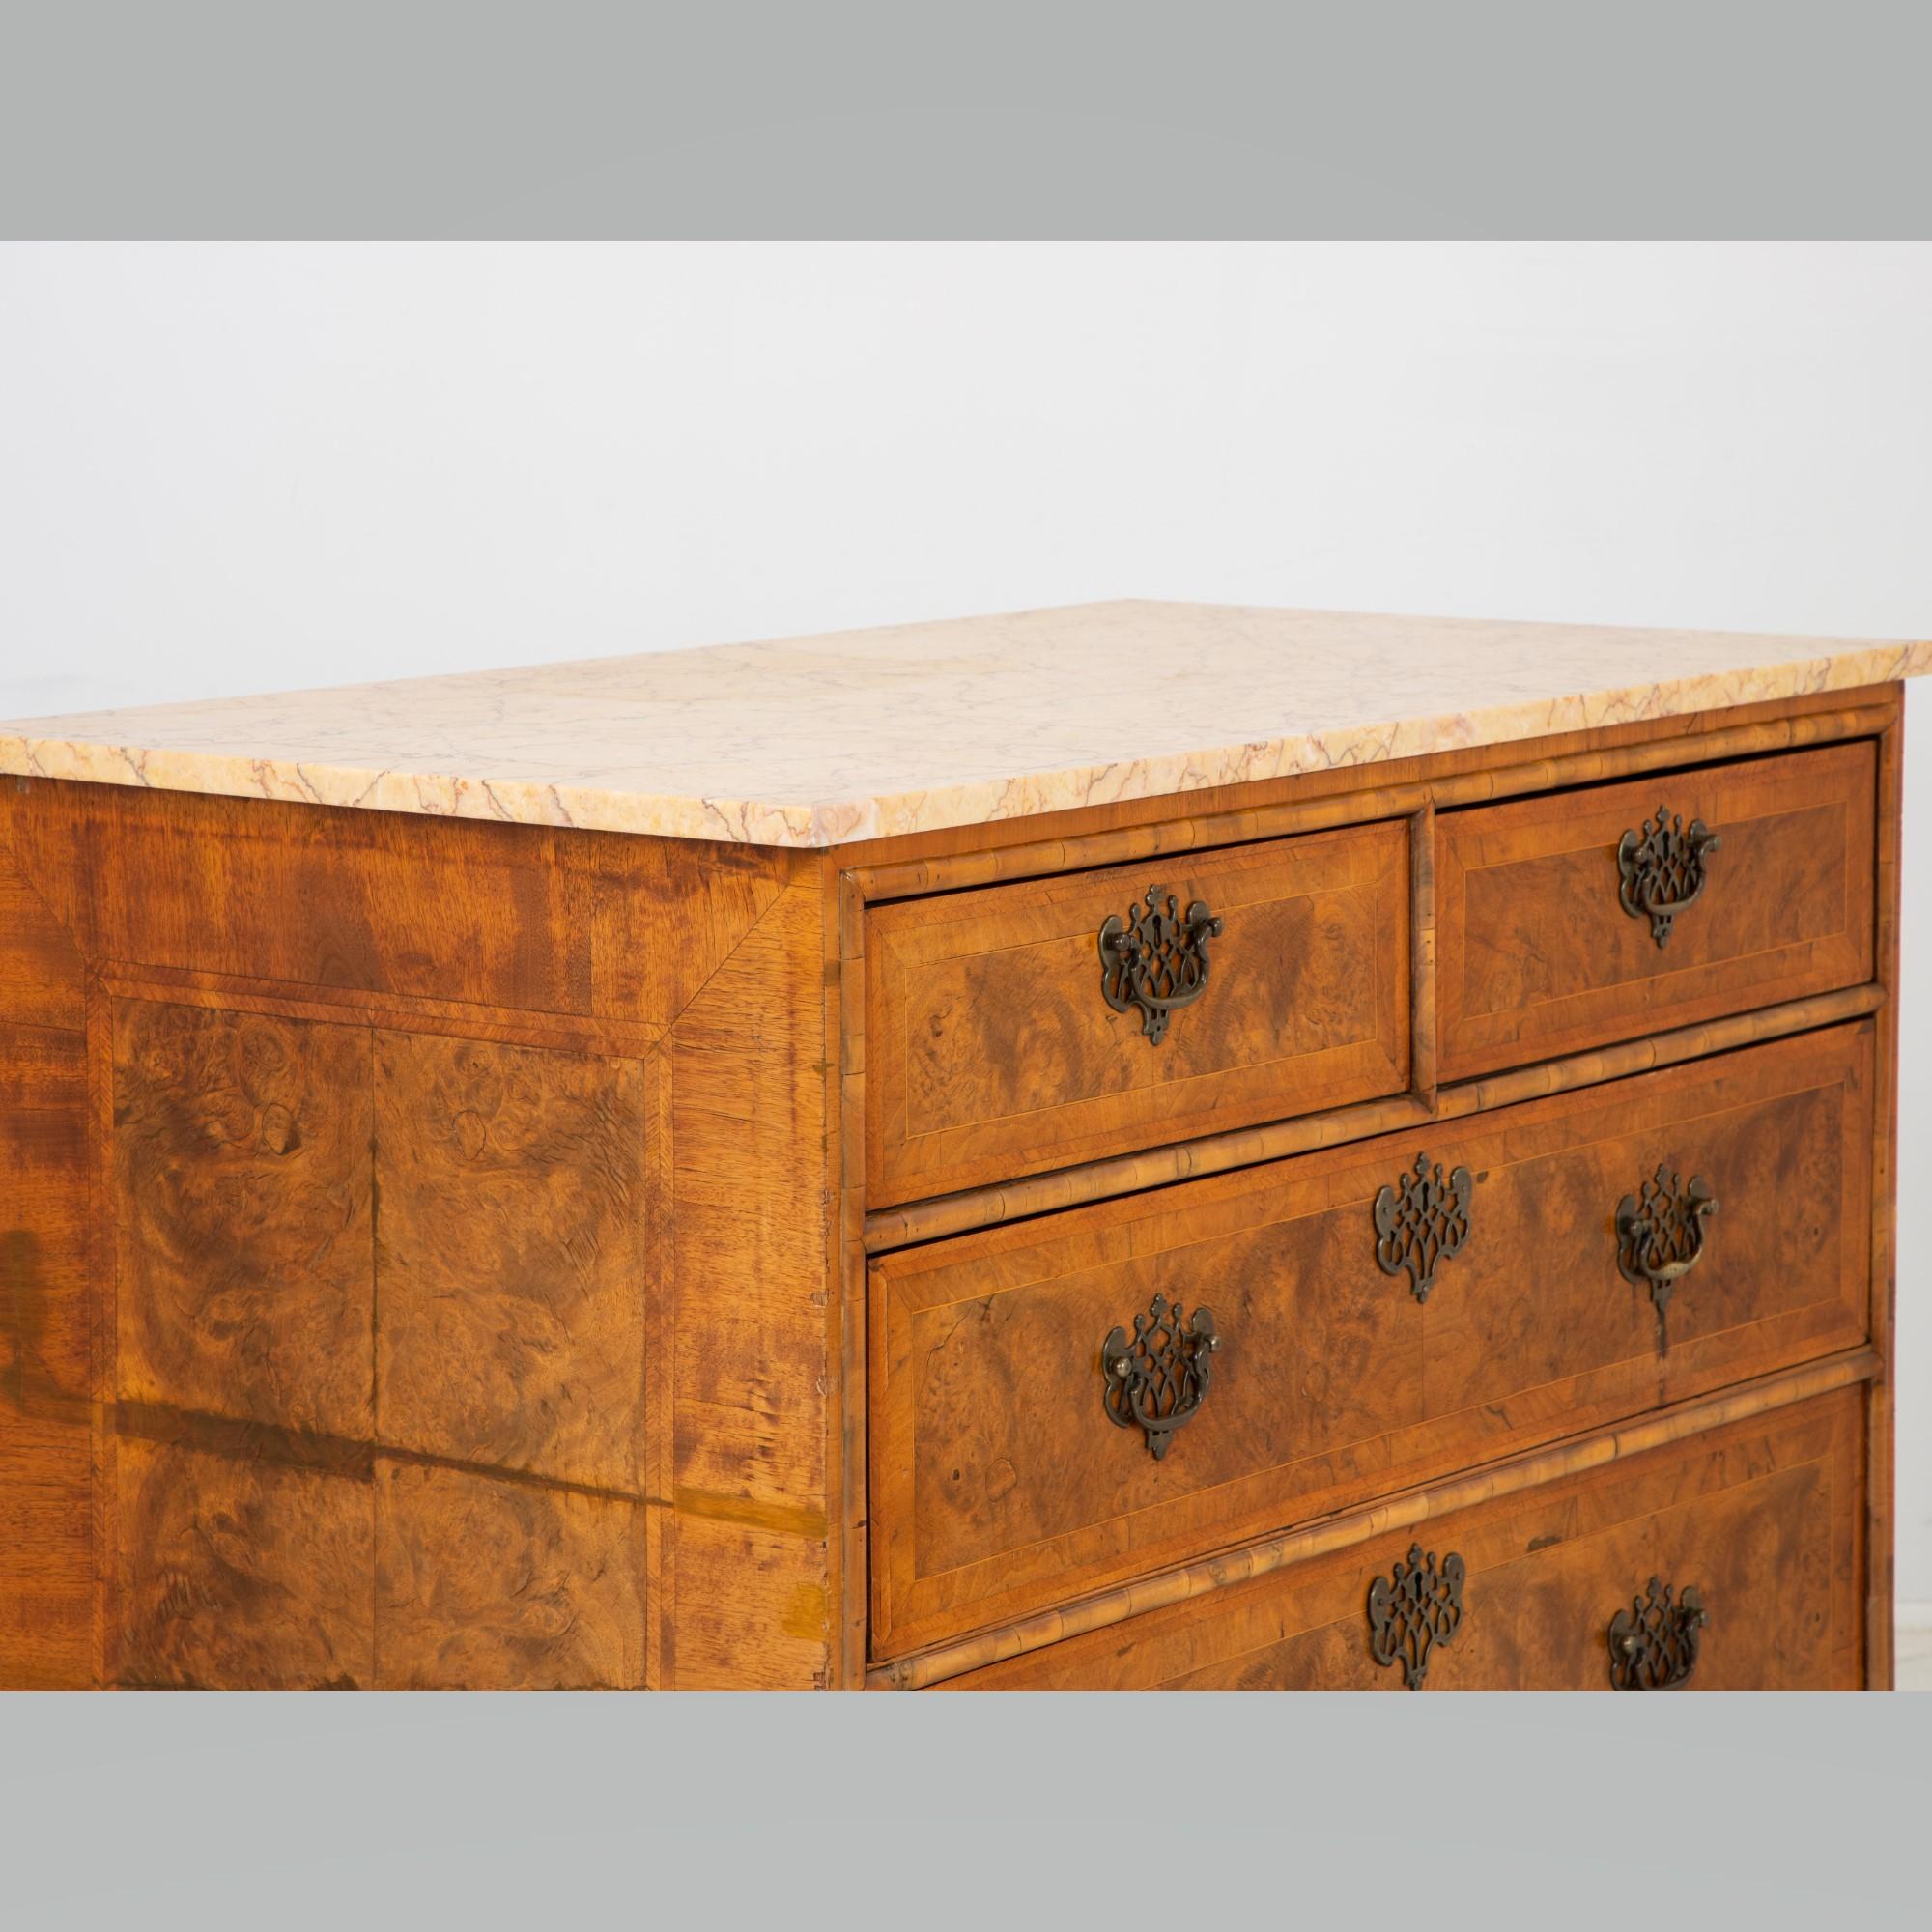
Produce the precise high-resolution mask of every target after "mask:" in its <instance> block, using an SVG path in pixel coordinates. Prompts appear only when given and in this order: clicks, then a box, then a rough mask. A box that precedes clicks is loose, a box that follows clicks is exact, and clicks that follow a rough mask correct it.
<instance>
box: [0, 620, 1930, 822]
mask: <svg viewBox="0 0 1932 1932" xmlns="http://www.w3.org/2000/svg"><path fill="white" fill-rule="evenodd" d="M1927 670H1932V641H1917V642H1915V641H1906V640H1899V639H1890V640H1881V639H1850V638H1787V637H1755V636H1748V635H1745V634H1742V633H1735V632H1718V631H1662V630H1612V629H1605V628H1600V627H1594V626H1580V625H1573V624H1526V623H1492V622H1483V621H1473V620H1469V619H1460V618H1446V617H1393V616H1366V615H1356V614H1350V613H1346V612H1341V611H1277V610H1263V609H1255V608H1246V607H1241V606H1235V605H1213V604H1163V603H1144V602H1126V603H1114V604H1085V605H1076V606H1071V607H1068V608H1065V609H1062V610H1047V611H1015V612H1012V613H1010V614H1009V615H1005V616H996V617H967V618H959V619H955V620H952V621H947V622H941V623H930V624H908V625H897V626H893V627H890V628H887V629H882V630H870V631H848V632H841V633H838V634H835V635H831V636H825V637H816V638H789V639H781V640H778V641H774V642H769V643H756V644H725V645H717V646H712V647H708V648H705V649H699V650H684V651H665V652H656V653H646V654H642V655H639V656H636V657H617V658H592V659H584V660H582V661H580V662H577V663H574V664H552V665H535V666H530V667H528V668H523V669H517V670H492V671H471V672H467V673H464V674H463V675H460V676H454V677H428V678H411V679H406V680H400V681H398V682H395V683H388V684H364V685H348V686H341V687H337V688H335V689H332V690H323V691H303V692H290V693H282V694H277V695H276V696H266V697H233V698H223V699H219V700H215V701H211V702H208V703H197V704H161V705H153V706H149V707H146V708H143V709H139V710H128V711H102V712H96V713H93V714H90V715H84V716H78V717H67V718H42V719H31V720H27V721H24V722H20V723H14V724H0V772H11V773H26V774H32V775H37V776H41V777H45V778H56V779H81V780H87V781H95V782H99V783H105V784H127V785H147V786H151V787H155V788H156V789H160V790H169V791H197V792H218V793H226V794H230V795H233V796H237V797H246V798H272V799H295V800H306V801H309V802H312V803H316V804H323V805H337V806H361V807H367V808H370V809H372V810H384V811H413V812H431V813H440V814H449V815H455V816H458V817H467V818H496V819H507V820H515V821H520V822H523V823H526V824H532V825H575V826H582V827H586V828H592V829H597V830H604V831H613V832H641V833H658V834H668V835H674V836H677V837H681V838H714V839H727V840H731V841H734V842H737V843H742V844H752V845H790V846H823V845H839V844H844V843H848V842H849V841H851V840H854V839H860V838H880V837H885V836H889V835H892V834H896V833H905V832H923V831H933V830H937V829H940V828H943V827H946V826H955V825H975V824H981V823H987V822H990V821H993V820H997V819H1008V818H1024V817H1030V816H1034V815H1036V814H1037V813H1040V812H1047V811H1058V810H1065V809H1066V808H1069V807H1077V806H1089V805H1100V804H1106V803H1110V802H1112V801H1116V800H1123V799H1136V798H1150V797H1156V796H1161V795H1167V794H1179V793H1185V792H1191V791H1198V790H1201V789H1204V788H1206V787H1208V786H1210V785H1225V784H1235V783H1240V782H1244V781H1249V780H1254V779H1273V778H1281V777H1285V776H1288V775H1292V774H1294V773H1298V772H1313V771H1321V770H1325V769H1328V768H1330V767H1333V766H1337V765H1356V764H1368V763H1374V762H1376V761H1378V760H1381V759H1388V758H1402V757H1408V756H1411V755H1414V754H1417V753H1429V752H1439V751H1445V750H1450V749H1454V748H1457V747H1462V746H1475V745H1499V744H1504V743H1507V742H1509V741H1511V740H1515V739H1521V738H1531V737H1539V736H1542V735H1544V734H1546V733H1549V732H1556V731H1570V730H1577V729H1579V728H1583V727H1587V726H1591V725H1615V724H1621V723H1625V722H1628V721H1630V720H1634V719H1645V718H1662V717H1667V716H1670V715H1672V714H1677V713H1683V712H1690V711H1703V710H1709V709H1713V708H1716V707H1719V706H1723V705H1729V704H1745V703H1750V702H1753V701H1755V700H1758V699H1764V698H1780V697H1790V696H1796V695H1797V694H1800V693H1804V692H1820V691H1833V690H1845V689H1848V688H1850V687H1852V686H1856V685H1866V684H1880V683H1885V682H1888V681H1889V680H1891V679H1894V678H1902V677H1911V676H1916V675H1918V674H1920V673H1922V672H1924V671H1927Z"/></svg>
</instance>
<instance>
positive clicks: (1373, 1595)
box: [1369, 1543, 1468, 1690]
mask: <svg viewBox="0 0 1932 1932" xmlns="http://www.w3.org/2000/svg"><path fill="white" fill-rule="evenodd" d="M1467 1574H1468V1571H1467V1566H1466V1565H1465V1564H1464V1563H1463V1559H1462V1557H1460V1556H1459V1555H1457V1553H1456V1552H1455V1551H1454V1550H1453V1549H1452V1550H1450V1552H1449V1553H1448V1555H1446V1556H1445V1557H1443V1559H1442V1561H1441V1562H1440V1563H1437V1562H1436V1560H1435V1550H1433V1549H1432V1550H1431V1551H1430V1552H1429V1553H1428V1554H1427V1555H1426V1556H1425V1555H1424V1554H1423V1552H1422V1546H1421V1544H1419V1543H1411V1544H1410V1545H1409V1546H1408V1558H1407V1560H1406V1562H1399V1563H1397V1565H1396V1566H1395V1569H1394V1571H1393V1572H1392V1573H1391V1574H1390V1575H1388V1576H1386V1577H1377V1578H1376V1579H1375V1581H1374V1582H1373V1583H1371V1584H1370V1585H1369V1655H1370V1656H1371V1657H1373V1658H1374V1659H1375V1661H1376V1662H1378V1663H1379V1664H1381V1665H1383V1666H1384V1667H1385V1668H1386V1667H1387V1666H1388V1665H1389V1664H1392V1663H1399V1664H1401V1665H1402V1681H1403V1682H1404V1683H1405V1684H1406V1685H1407V1686H1408V1688H1409V1689H1410V1690H1421V1689H1422V1687H1423V1684H1424V1682H1425V1681H1426V1679H1427V1678H1428V1676H1429V1654H1430V1652H1431V1651H1433V1650H1434V1649H1435V1646H1436V1645H1437V1644H1439V1643H1447V1642H1448V1641H1449V1640H1450V1639H1451V1638H1452V1637H1453V1636H1454V1635H1455V1634H1456V1631H1457V1628H1458V1626H1459V1625H1460V1624H1461V1623H1462V1621H1463V1579H1464V1577H1466V1576H1467Z"/></svg>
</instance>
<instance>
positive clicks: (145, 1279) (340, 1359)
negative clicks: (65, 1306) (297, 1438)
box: [114, 1000, 373, 1436]
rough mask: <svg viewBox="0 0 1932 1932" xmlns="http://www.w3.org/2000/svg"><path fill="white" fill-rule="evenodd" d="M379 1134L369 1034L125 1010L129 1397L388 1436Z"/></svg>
mask: <svg viewBox="0 0 1932 1932" xmlns="http://www.w3.org/2000/svg"><path fill="white" fill-rule="evenodd" d="M372 1131H373V1113H372V1107H371V1096H370V1079H369V1036H368V1034H367V1032H366V1031H365V1030H363V1029H360V1028H355V1027H340V1026H312V1025H306V1024H303V1023H300V1022H297V1021H288V1020H277V1019H272V1018H269V1017H267V1016H264V1015H259V1014H235V1013H222V1012H209V1011H201V1010H197V1009H191V1008H185V1007H175V1006H163V1005H159V1004H156V1003H155V1002H152V1001H145V1000H128V1001H123V1002H120V1003H118V1004H117V1006H116V1008H115V1011H114V1162H115V1168H114V1202H115V1208H116V1213H117V1216H118V1226H117V1229H116V1248H117V1252H118V1255H119V1268H120V1276H121V1292H120V1294H119V1314H120V1335H119V1373H118V1378H117V1393H118V1394H119V1395H120V1396H122V1397H124V1398H127V1399H129V1400H133V1401H141V1402H158V1403H171V1404H176V1405H179V1406H183V1407H187V1408H199V1409H208V1410H211V1411H214V1412H219V1413H222V1414H226V1415H231V1416H239V1417H242V1418H246V1419H249V1420H253V1421H259V1422H274V1423H281V1424H285V1425H288V1426H290V1427H293V1428H301V1429H315V1430H325V1431H328V1432H330V1433H333V1434H336V1435H364V1436H366V1435H368V1433H369V1431H370V1427H371V1406H370V1350H371V1346H372V1335H373V1326H372V1324H373V1298H372V1271H371V1240H372V1217H371V1191H372V1164H371V1151H370V1150H371V1141H372Z"/></svg>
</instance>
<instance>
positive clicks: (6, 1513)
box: [0, 790, 95, 1690]
mask: <svg viewBox="0 0 1932 1932" xmlns="http://www.w3.org/2000/svg"><path fill="white" fill-rule="evenodd" d="M5 800H6V793H5V791H4V790H0V1687H5V1686H13V1687H16V1688H20V1689H32V1690H58V1689H66V1688H69V1687H72V1686H76V1685H84V1684H87V1683H89V1682H91V1681H92V1679H93V1676H94V1668H95V1666H94V1633H93V1590H94V1564H93V1548H92V1521H93V1479H92V1460H93V1457H92V1429H91V1426H90V1420H89V1414H90V1411H89V1406H88V1398H89V1396H90V1395H91V1393H92V1391H93V1385H94V1384H93V1333H92V1307H91V1296H90V1292H89V1280H88V1266H87V1255H88V1247H87V1243H88V1227H87V1120H88V1089H87V1067H86V1052H85V1035H84V1032H83V1031H82V1029H83V1027H84V1024H85V1006H86V985H85V962H84V960H83V958H82V956H81V953H80V951H79V949H78V947H77V946H76V945H75V944H74V942H73V939H72V937H71V933H70V931H69V929H68V927H67V925H66V923H64V922H63V921H62V920H61V919H60V918H59V917H58V916H57V915H56V913H55V912H54V910H53V908H52V907H50V906H49V904H48V902H47V900H46V898H45V897H44V896H43V895H42V894H41V893H40V892H39V891H38V890H37V889H36V888H35V887H34V886H33V885H31V884H30V883H29V882H28V880H27V878H26V876H25V874H24V873H23V872H22V871H21V869H20V868H19V867H18V866H17V865H16V863H15V861H14V854H13V852H12V850H11V848H10V846H9V845H8V843H7V837H8V835H9V833H10V832H11V830H12V828H11V826H10V825H9V823H8V822H7V817H6V803H5Z"/></svg>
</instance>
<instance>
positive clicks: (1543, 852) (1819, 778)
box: [1435, 742, 1877, 1080]
mask: <svg viewBox="0 0 1932 1932" xmlns="http://www.w3.org/2000/svg"><path fill="white" fill-rule="evenodd" d="M1876 775H1877V753H1876V752H1875V750H1874V748H1873V747H1872V745H1871V744H1870V743H1868V742H1861V743H1857V744H1849V745H1833V746H1832V747H1830V748H1829V749H1827V750H1824V751H1817V752H1800V753H1792V754H1790V755H1788V756H1784V757H1776V758H1757V759H1752V760H1750V761H1749V762H1747V763H1742V764H1735V765H1714V766H1709V767H1706V768H1705V769H1703V770H1701V771H1686V772H1669V773H1664V774H1662V775H1660V776H1658V777H1655V778H1645V779H1641V780H1638V781H1634V782H1633V783H1630V784H1616V785H1604V786H1599V787H1593V788H1591V789H1587V790H1583V791H1574V792H1554V793H1549V794H1546V795H1545V796H1542V797H1539V798H1531V799H1525V800H1523V801H1521V802H1520V803H1519V804H1514V805H1497V806H1475V807H1470V808H1468V809H1466V810H1458V811H1445V812H1443V813H1441V814H1440V815H1439V816H1438V817H1437V819H1436V832H1435V909H1436V947H1435V959H1436V987H1437V998H1438V1001H1439V1013H1438V1026H1437V1039H1438V1044H1439V1050H1440V1055H1441V1059H1440V1065H1439V1072H1440V1077H1441V1078H1442V1079H1444V1080H1461V1079H1465V1078H1467V1077H1468V1076H1469V1075H1470V1074H1476V1073H1486V1072H1489V1071H1490V1070H1492V1068H1494V1067H1498V1066H1515V1065H1524V1064H1526V1063H1527V1062H1530V1061H1534V1060H1547V1059H1550V1058H1553V1057H1554V1056H1556V1055H1559V1054H1565V1053H1575V1052H1578V1051H1581V1050H1583V1049H1585V1048H1588V1047H1591V1046H1596V1045H1600V1044H1602V1043H1604V1042H1605V1041H1609V1040H1617V1039H1628V1038H1630V1037H1633V1036H1634V1035H1636V1034H1644V1033H1653V1032H1658V1031H1661V1030H1662V1029H1663V1028H1666V1027H1676V1026H1690V1025H1692V1024H1694V1023H1695V1022H1697V1021H1699V1020H1706V1019H1711V1018H1714V1017H1716V1016H1717V1015H1718V1014H1719V1013H1727V1012H1740V1011H1744V1010H1746V1009H1749V1008H1752V1007H1763V1006H1770V1005H1772V1004H1774V1003H1775V1002H1776V1001H1779V1000H1795V999H1803V998H1804V997H1805V996H1806V995H1807V994H1811V993H1822V992H1827V991H1829V990H1831V989H1832V988H1833V987H1836V986H1850V985H1856V984H1858V983H1859V982H1861V980H1868V979H1870V977H1871V972H1872V902H1873V901H1872V895H1873V857H1872V839H1873V812H1874V809H1875V800H1876V790H1875V785H1876ZM1660 810H1662V814H1663V815H1664V816H1665V817H1666V818H1667V820H1668V821H1669V822H1668V824H1667V825H1666V826H1665V827H1664V830H1663V835H1662V840H1661V841H1660V840H1658V839H1655V838H1653V837H1652V835H1653V834H1654V833H1655V832H1656V828H1657V826H1658V821H1659V814H1660ZM1680 820H1681V821H1682V834H1683V837H1682V839H1681V841H1680V840H1679V838H1678V837H1677V835H1678V832H1679V824H1678V821H1680ZM1699 827H1701V829H1702V832H1703V833H1704V834H1708V835H1710V836H1711V837H1712V838H1716V840H1717V841H1718V842H1717V844H1716V846H1715V848H1711V847H1709V846H1706V845H1704V844H1703V841H1702V840H1701V839H1695V840H1693V838H1692V836H1691V835H1692V834H1693V832H1695V831H1696V830H1697V829H1698V828H1699ZM1627 834H1628V835H1631V836H1630V838H1629V841H1628V843H1627V844H1626V835H1627ZM1647 840H1649V841H1650V842H1649V843H1648V844H1646V841H1647ZM1620 847H1621V848H1622V849H1623V853H1624V856H1623V857H1622V858H1620V856H1619V854H1620ZM1699 847H1701V849H1696V848H1699ZM1627 871H1628V872H1629V874H1630V876H1629V878H1628V881H1627V879H1626V872H1627ZM1700 878H1701V885H1700ZM1627 900H1628V901H1629V904H1630V906H1633V907H1634V908H1635V910H1634V911H1633V910H1630V909H1627V905H1626V901H1627ZM1673 906H1675V907H1677V908H1679V909H1678V910H1676V911H1674V912H1673V911H1671V910H1670V908H1671V907H1673ZM1646 907H1656V908H1659V909H1660V910H1659V911H1657V912H1656V913H1655V914H1653V913H1652V912H1650V911H1647V910H1645V908H1646Z"/></svg>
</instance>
